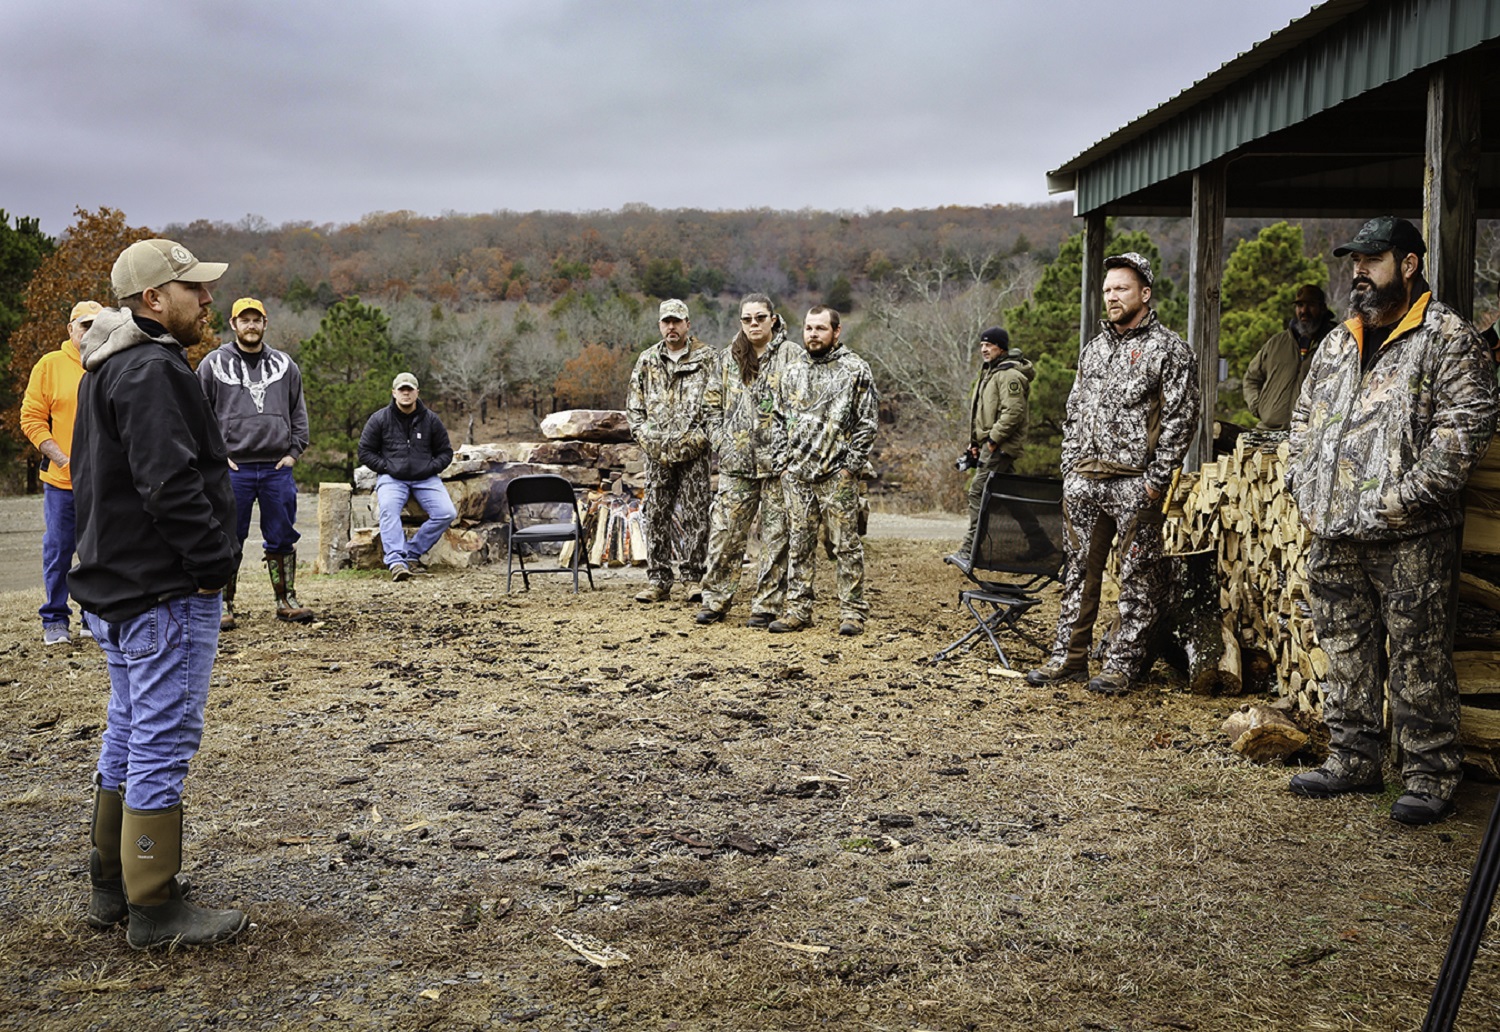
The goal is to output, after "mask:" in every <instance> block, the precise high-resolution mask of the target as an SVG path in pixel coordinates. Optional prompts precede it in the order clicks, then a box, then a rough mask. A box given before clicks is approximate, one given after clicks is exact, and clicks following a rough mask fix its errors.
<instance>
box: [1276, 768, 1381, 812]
mask: <svg viewBox="0 0 1500 1032" xmlns="http://www.w3.org/2000/svg"><path fill="white" fill-rule="evenodd" d="M1287 788H1288V789H1290V790H1291V793H1292V795H1299V796H1305V797H1306V798H1308V799H1332V798H1333V797H1334V796H1341V795H1348V794H1349V793H1351V792H1360V793H1363V794H1365V795H1378V794H1380V793H1381V792H1384V791H1385V781H1384V780H1383V779H1382V778H1381V776H1380V775H1379V774H1376V775H1375V777H1373V778H1368V779H1358V778H1351V777H1349V776H1348V775H1346V774H1340V773H1339V772H1338V771H1336V770H1333V769H1332V768H1330V767H1329V766H1328V764H1326V763H1325V764H1324V765H1323V766H1321V767H1318V768H1316V769H1315V770H1305V771H1303V772H1302V773H1301V774H1298V775H1296V776H1295V777H1293V778H1292V780H1291V781H1290V782H1289V783H1288V784H1287ZM1403 798H1405V797H1403ZM1399 801H1400V800H1397V802H1399ZM1392 816H1393V817H1394V816H1395V814H1394V812H1393V813H1392Z"/></svg>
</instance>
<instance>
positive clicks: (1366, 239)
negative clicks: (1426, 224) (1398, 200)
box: [1333, 215, 1427, 258]
mask: <svg viewBox="0 0 1500 1032" xmlns="http://www.w3.org/2000/svg"><path fill="white" fill-rule="evenodd" d="M1397 249H1399V250H1401V251H1404V252H1405V253H1407V254H1416V255H1423V254H1426V253H1427V244H1426V242H1424V241H1423V240H1422V234H1421V233H1419V232H1417V227H1416V226H1413V225H1412V224H1411V223H1410V222H1407V221H1406V220H1405V219H1398V218H1396V216H1394V215H1377V216H1375V217H1374V218H1373V219H1371V220H1370V221H1369V222H1366V223H1365V224H1364V225H1363V226H1361V227H1360V229H1359V232H1358V233H1356V234H1354V239H1353V240H1351V241H1349V242H1348V243H1347V244H1345V245H1343V246H1342V247H1335V248H1334V249H1333V254H1334V257H1335V258H1342V257H1344V255H1346V254H1384V253H1385V252H1386V251H1391V250H1397Z"/></svg>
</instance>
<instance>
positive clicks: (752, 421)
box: [697, 294, 805, 630]
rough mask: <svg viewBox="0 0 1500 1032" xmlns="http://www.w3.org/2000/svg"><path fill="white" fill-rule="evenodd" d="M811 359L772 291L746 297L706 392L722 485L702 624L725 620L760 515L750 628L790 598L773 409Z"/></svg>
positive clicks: (712, 520)
mask: <svg viewBox="0 0 1500 1032" xmlns="http://www.w3.org/2000/svg"><path fill="white" fill-rule="evenodd" d="M804 358H805V352H803V350H802V348H801V346H800V345H798V344H797V342H796V341H789V340H787V339H786V321H785V320H784V319H782V318H781V316H780V315H777V314H776V313H775V312H774V311H773V310H772V308H771V299H770V298H769V297H768V296H766V295H765V294H747V295H745V297H744V298H743V299H742V300H741V301H740V332H739V333H738V334H736V335H735V338H734V342H733V343H731V344H730V345H729V351H728V353H727V354H725V355H724V356H723V357H722V359H721V361H720V363H719V365H718V367H717V368H716V369H715V370H714V371H713V373H712V375H711V376H710V377H709V381H708V387H707V389H706V390H705V391H704V393H703V413H704V416H705V418H706V421H707V423H708V435H709V438H710V440H711V441H712V442H713V446H714V448H715V450H716V451H718V453H719V490H718V493H717V494H715V495H714V503H713V508H712V509H711V510H710V512H709V529H708V571H707V573H705V574H704V575H703V608H702V609H701V610H699V611H698V616H697V621H698V623H700V624H711V623H716V622H718V621H720V620H722V619H724V614H725V613H726V612H728V610H729V605H730V603H731V602H733V601H734V595H735V592H736V591H738V590H739V586H740V571H741V569H742V568H743V567H744V565H745V540H746V538H747V537H748V536H749V532H750V525H751V523H753V522H754V520H755V516H756V513H757V511H758V512H759V514H760V568H759V571H758V573H757V575H756V579H755V595H754V597H753V598H752V599H751V600H750V618H749V619H748V620H746V621H745V626H746V627H752V628H756V629H761V630H763V629H765V628H767V627H769V626H770V625H771V621H772V620H774V619H776V614H778V613H779V612H781V606H782V603H783V602H784V601H785V600H786V549H787V538H786V502H785V500H784V498H783V496H782V491H781V476H780V475H779V474H778V473H777V471H776V465H775V455H774V454H773V437H774V435H773V433H772V427H771V423H772V413H773V411H774V409H775V401H776V389H777V387H778V386H779V385H780V383H781V373H782V370H783V369H784V368H785V367H786V365H787V363H789V362H796V361H799V360H802V359H804Z"/></svg>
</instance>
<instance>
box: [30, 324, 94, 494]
mask: <svg viewBox="0 0 1500 1032" xmlns="http://www.w3.org/2000/svg"><path fill="white" fill-rule="evenodd" d="M81 379H83V360H82V359H81V358H79V357H78V345H77V344H74V343H73V341H72V340H71V339H69V340H65V341H63V342H62V345H61V346H60V347H59V348H58V349H57V350H56V351H49V352H47V354H45V355H43V356H42V357H41V358H40V359H39V360H38V361H37V364H36V365H35V366H33V367H32V369H31V379H30V380H29V381H28V382H27V384H26V394H25V396H24V397H22V398H21V432H22V433H24V434H25V435H26V436H27V438H28V439H30V441H31V443H32V444H34V445H36V446H37V447H38V448H40V447H41V446H42V444H43V443H44V442H46V441H56V442H57V446H58V447H59V448H61V449H62V450H63V454H64V455H66V456H67V457H68V465H66V466H59V465H57V464H56V463H54V462H46V463H44V464H43V467H42V483H44V484H51V485H52V486H53V487H57V488H61V489H62V490H64V491H70V490H72V488H73V476H72V465H73V420H74V417H75V414H76V413H77V411H78V381H79V380H81Z"/></svg>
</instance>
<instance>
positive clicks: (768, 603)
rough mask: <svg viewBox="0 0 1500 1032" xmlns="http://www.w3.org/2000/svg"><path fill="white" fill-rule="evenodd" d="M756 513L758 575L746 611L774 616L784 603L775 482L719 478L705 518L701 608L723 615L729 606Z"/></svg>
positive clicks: (780, 503)
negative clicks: (705, 563)
mask: <svg viewBox="0 0 1500 1032" xmlns="http://www.w3.org/2000/svg"><path fill="white" fill-rule="evenodd" d="M757 510H759V511H760V572H759V573H758V574H757V576H756V579H755V597H754V598H752V599H751V600H750V612H752V613H764V614H766V615H767V616H773V617H774V616H776V615H778V614H779V613H780V612H781V606H782V604H783V603H784V602H785V601H786V550H787V541H786V500H785V497H784V496H783V494H782V490H781V478H780V477H776V476H770V477H742V476H736V475H735V474H733V473H724V472H722V471H721V472H720V473H719V491H718V493H717V494H716V495H714V505H713V509H712V510H711V511H710V513H709V527H708V572H707V573H706V574H704V576H703V606H704V608H706V609H713V610H715V611H717V612H723V611H724V610H726V609H728V608H729V605H730V603H731V602H733V601H734V595H735V592H737V591H738V590H739V587H740V571H741V570H742V569H743V568H744V565H745V539H746V538H747V537H748V536H749V534H750V525H751V523H752V522H753V521H754V520H755V513H756V511H757Z"/></svg>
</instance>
